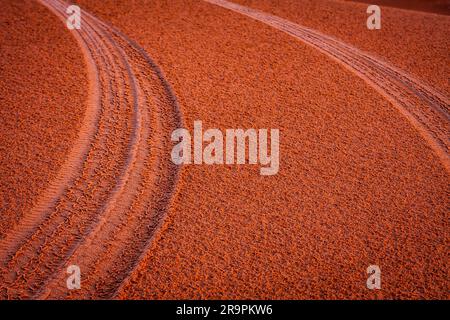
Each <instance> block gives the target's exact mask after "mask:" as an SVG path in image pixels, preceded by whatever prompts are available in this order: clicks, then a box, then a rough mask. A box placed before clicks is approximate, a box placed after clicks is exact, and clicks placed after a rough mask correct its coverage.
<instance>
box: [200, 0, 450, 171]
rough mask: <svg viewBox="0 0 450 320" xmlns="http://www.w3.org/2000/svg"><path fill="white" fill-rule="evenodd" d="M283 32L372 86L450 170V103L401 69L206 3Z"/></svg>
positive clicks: (288, 26) (232, 6) (308, 33)
mask: <svg viewBox="0 0 450 320" xmlns="http://www.w3.org/2000/svg"><path fill="white" fill-rule="evenodd" d="M204 1H206V2H209V3H211V4H214V5H217V6H220V7H223V8H225V9H229V10H232V11H234V12H238V13H240V14H242V15H245V16H248V17H250V18H252V19H255V20H257V21H260V22H262V23H265V24H267V25H269V26H271V27H273V28H275V29H278V30H280V31H283V32H285V33H287V34H289V35H291V36H293V37H295V38H297V39H299V40H301V41H303V42H305V43H307V44H309V45H311V46H313V47H315V48H317V49H319V50H320V51H321V52H323V53H325V54H326V55H327V56H329V57H331V58H332V59H334V60H335V61H337V62H339V63H340V64H342V65H344V67H346V68H347V69H349V70H350V71H351V72H353V73H355V74H356V75H358V76H359V77H360V78H362V79H363V80H365V81H366V82H367V83H368V84H370V85H371V86H372V87H373V88H374V89H375V90H377V91H378V93H380V94H381V95H382V96H383V97H385V98H386V99H387V100H388V101H390V102H391V103H392V104H393V105H394V106H395V107H396V108H397V109H398V111H399V112H400V113H401V114H402V115H404V116H405V117H406V118H407V119H408V120H409V121H410V123H411V124H412V125H413V126H414V128H416V130H418V131H419V132H420V134H421V135H422V136H423V138H424V139H425V140H426V141H427V142H428V144H429V145H430V147H431V148H432V149H433V150H434V152H435V153H436V154H437V156H438V157H439V159H440V160H441V162H442V164H443V166H444V168H445V169H446V170H447V171H450V156H449V152H450V138H449V137H450V101H449V99H448V98H447V97H445V96H444V95H442V94H441V93H439V92H437V91H436V90H434V89H433V88H431V87H429V86H428V85H426V84H424V83H422V82H420V81H419V80H417V79H414V78H413V77H411V76H410V75H408V74H406V73H405V72H403V71H401V70H400V69H398V68H396V67H393V66H391V65H389V64H387V63H386V62H384V61H381V60H380V59H377V58H376V57H374V56H371V55H369V54H367V53H365V52H362V51H360V50H359V49H356V48H354V47H352V46H350V45H347V44H345V43H343V42H341V41H339V40H337V39H334V38H332V37H330V36H327V35H324V34H322V33H320V32H318V31H315V30H313V29H310V28H306V27H303V26H300V25H298V24H295V23H293V22H290V21H288V20H285V19H282V18H279V17H276V16H273V15H271V14H267V13H265V12H262V11H260V10H256V9H252V8H248V7H245V6H242V5H239V4H236V3H232V2H229V1H226V0H204Z"/></svg>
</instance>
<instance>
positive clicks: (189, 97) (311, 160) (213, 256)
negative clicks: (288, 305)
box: [0, 0, 450, 299]
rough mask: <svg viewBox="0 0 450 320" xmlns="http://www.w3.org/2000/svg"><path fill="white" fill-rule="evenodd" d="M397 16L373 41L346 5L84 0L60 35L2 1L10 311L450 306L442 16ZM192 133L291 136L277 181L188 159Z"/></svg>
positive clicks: (43, 12) (47, 21) (2, 280)
mask: <svg viewBox="0 0 450 320" xmlns="http://www.w3.org/2000/svg"><path fill="white" fill-rule="evenodd" d="M394 2H395V1H384V3H380V4H386V5H389V7H384V6H382V7H381V10H382V14H381V17H382V18H381V19H382V20H381V21H382V27H381V29H380V30H368V28H367V26H366V20H367V17H368V14H367V12H366V10H367V6H368V5H367V4H365V3H356V2H350V1H337V0H322V1H313V0H277V1H275V0H258V1H256V0H254V1H252V0H233V1H224V0H171V1H150V0H136V1H116V0H104V1H89V0H80V1H75V2H74V3H75V4H77V5H78V6H80V8H81V10H82V11H81V28H80V29H79V30H78V29H74V30H69V28H67V26H66V20H67V18H68V16H69V14H68V13H67V12H66V9H67V7H68V6H69V4H68V3H66V2H64V1H62V0H37V1H31V0H27V1H8V0H0V6H1V10H0V57H1V59H0V75H1V77H0V103H1V108H0V113H1V115H0V119H1V129H0V130H1V131H0V165H1V171H0V178H1V179H0V210H1V214H0V297H1V298H2V299H19V298H22V299H92V298H117V299H393V298H394V299H436V298H438V299H449V294H448V293H449V272H448V248H449V211H450V210H449V208H450V202H449V193H450V183H449V182H450V176H449V174H450V156H449V152H450V150H449V148H450V141H449V136H450V122H449V121H450V120H449V119H450V117H449V113H450V110H449V108H450V100H449V92H450V83H449V81H448V76H449V74H450V70H449V69H450V56H449V54H448V53H449V49H450V38H449V37H448V30H450V16H448V15H445V14H448V11H446V9H445V8H448V3H444V5H442V3H443V1H434V2H432V4H430V3H428V5H426V6H421V5H417V3H418V2H420V1H415V2H412V3H416V4H414V5H411V6H408V5H407V2H406V1H398V2H396V3H394ZM433 4H434V5H433ZM446 5H447V6H446ZM396 7H399V8H396ZM442 8H444V9H442ZM410 9H413V10H410ZM414 10H423V11H414ZM430 11H431V12H430ZM432 12H434V13H432ZM198 120H200V121H202V124H203V129H204V130H207V129H210V128H217V129H219V130H221V131H222V132H225V131H226V130H227V129H230V128H242V129H249V128H254V129H256V130H258V129H262V128H276V129H279V132H280V140H279V148H280V150H279V170H278V172H277V173H276V174H273V175H260V166H259V165H254V164H246V165H242V164H223V165H208V164H202V165H199V164H187V165H177V164H175V163H174V162H173V161H172V158H171V152H172V148H173V147H174V145H175V142H174V141H172V140H171V135H172V133H173V132H174V130H176V129H179V128H186V129H188V130H189V131H190V132H193V126H194V121H198ZM72 265H76V266H78V267H79V268H80V270H81V287H80V288H79V289H77V290H70V288H68V286H67V282H66V280H67V277H68V274H67V269H68V267H69V266H72ZM370 265H377V266H379V267H380V269H381V289H376V290H370V289H369V288H368V287H367V286H366V281H367V278H368V276H369V275H368V273H367V268H368V267H369V266H370Z"/></svg>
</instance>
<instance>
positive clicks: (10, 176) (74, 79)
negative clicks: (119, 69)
mask: <svg viewBox="0 0 450 320" xmlns="http://www.w3.org/2000/svg"><path fill="white" fill-rule="evenodd" d="M0 6H1V8H2V10H0V44H1V45H0V75H1V76H0V104H1V108H0V123H1V126H0V210H1V215H0V239H3V238H4V237H5V234H6V233H7V232H8V231H9V230H10V229H11V228H12V227H13V226H15V225H16V224H17V223H18V222H19V221H20V219H21V218H22V217H23V215H24V214H25V213H26V212H28V211H29V210H31V208H32V207H33V206H34V205H35V204H36V202H37V199H38V197H39V194H40V192H41V191H42V190H45V189H46V188H47V187H48V185H49V184H50V181H52V180H53V179H54V178H55V176H56V175H57V173H58V171H59V170H60V168H61V165H62V163H63V162H64V157H65V155H67V153H68V152H69V150H70V149H71V146H72V144H73V141H74V140H75V139H76V137H77V135H78V131H79V130H80V127H81V122H82V120H83V115H84V112H85V108H86V105H85V101H86V97H87V86H86V83H87V76H86V72H85V63H84V59H83V55H82V54H81V52H80V50H79V47H78V46H77V43H76V42H75V41H74V39H73V38H72V36H71V35H70V33H69V32H68V30H67V29H66V28H61V23H60V22H59V21H58V20H57V19H55V17H54V15H53V14H52V13H51V12H49V11H48V10H46V9H45V8H43V7H42V6H41V5H39V4H38V3H36V2H35V1H21V2H17V1H14V2H13V1H0ZM41 21H45V22H46V23H41Z"/></svg>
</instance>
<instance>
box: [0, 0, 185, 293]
mask: <svg viewBox="0 0 450 320" xmlns="http://www.w3.org/2000/svg"><path fill="white" fill-rule="evenodd" d="M41 3H43V4H44V5H45V6H47V7H48V8H49V9H50V10H51V11H52V12H54V13H55V14H56V15H57V16H59V17H60V18H61V19H62V20H63V21H64V22H65V17H66V14H65V9H66V7H67V5H65V4H63V3H62V2H60V1H56V0H41ZM74 34H75V36H76V38H77V40H78V42H79V43H80V45H81V46H82V48H85V51H84V54H85V56H86V57H87V60H88V62H89V66H90V68H91V69H94V70H96V73H94V76H92V77H91V78H90V79H89V80H90V81H93V83H94V84H95V87H94V88H93V89H95V90H92V88H91V90H92V91H91V92H92V97H91V100H95V99H96V100H95V101H96V103H95V105H94V104H93V105H90V106H89V107H90V109H89V111H88V115H90V113H89V112H91V113H94V114H95V115H96V116H97V117H94V119H95V120H97V121H86V122H85V126H88V127H89V128H90V131H89V133H90V135H87V136H88V138H89V139H88V138H86V137H84V136H83V135H82V134H83V132H82V133H81V138H80V140H81V142H82V143H83V144H82V145H83V146H84V149H83V151H84V153H82V152H78V153H76V154H74V155H73V156H72V155H71V158H69V161H68V163H69V164H70V168H71V169H72V170H70V172H65V171H64V170H63V171H62V173H63V174H64V176H68V177H69V178H71V179H69V178H66V179H65V180H57V181H56V182H55V185H56V186H57V188H56V190H57V191H58V192H54V191H53V190H54V189H53V188H52V189H51V190H50V194H51V195H52V197H50V199H51V200H52V201H49V197H45V198H44V200H43V201H42V203H43V204H44V205H41V206H38V207H37V208H36V209H35V210H34V211H33V212H32V213H31V214H30V216H29V217H27V219H25V220H24V225H19V228H18V230H19V233H13V234H10V235H9V237H7V238H6V241H2V242H1V243H0V248H1V249H0V257H1V258H2V260H1V261H2V273H1V280H2V281H1V283H2V284H1V285H0V289H1V290H0V295H1V296H2V297H6V298H45V297H52V298H65V297H71V296H70V295H69V292H68V289H67V288H66V280H65V279H66V277H67V275H66V274H65V270H66V267H67V266H68V265H70V264H76V265H79V266H80V268H81V270H82V274H83V276H84V275H86V277H83V289H82V290H77V291H76V296H75V297H77V298H82V297H97V298H101V297H111V296H113V295H114V293H115V292H116V290H117V289H118V287H119V286H120V285H121V283H122V282H123V281H124V280H125V279H126V277H127V276H128V274H129V273H130V272H131V271H132V270H133V268H134V267H135V265H136V263H137V262H138V261H139V259H140V256H141V255H142V253H143V251H144V250H145V249H146V248H147V247H148V245H149V243H150V240H151V239H152V238H153V236H154V234H155V232H156V231H157V230H158V228H159V226H160V225H161V224H162V222H163V219H164V217H165V212H166V209H167V206H168V205H169V202H170V199H171V195H172V194H173V192H174V189H175V184H176V181H177V177H178V167H177V166H175V165H173V164H172V162H171V161H170V156H169V155H170V147H171V145H170V144H171V143H170V134H171V132H172V131H173V130H174V129H176V128H178V127H180V126H181V114H180V111H179V108H178V104H177V102H176V99H175V97H174V95H173V93H172V91H171V88H170V85H169V84H168V83H167V81H166V80H165V79H164V77H163V75H162V73H161V71H160V70H159V68H158V67H157V66H156V65H155V64H154V63H153V62H152V60H151V59H150V58H149V57H148V56H147V55H146V54H145V52H144V51H143V50H142V49H141V48H139V47H138V46H137V45H136V44H135V43H132V42H131V40H129V39H127V38H126V37H125V36H124V35H122V34H121V33H120V32H118V31H116V30H115V29H113V28H111V27H109V26H107V25H106V24H104V23H102V22H100V21H99V20H98V19H96V18H95V17H93V16H91V15H89V14H87V13H86V12H83V13H82V29H81V30H78V31H75V32H74ZM95 75H97V76H96V77H95ZM97 79H98V81H94V80H97ZM88 120H91V119H90V118H88ZM76 150H77V149H76ZM84 155H85V156H84ZM72 163H78V166H74V165H73V164H72ZM25 224H26V225H25Z"/></svg>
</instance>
